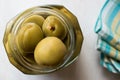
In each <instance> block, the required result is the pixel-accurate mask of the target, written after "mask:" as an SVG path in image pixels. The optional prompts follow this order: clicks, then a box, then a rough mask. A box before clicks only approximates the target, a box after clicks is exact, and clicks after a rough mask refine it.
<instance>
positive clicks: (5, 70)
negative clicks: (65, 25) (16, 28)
mask: <svg viewBox="0 0 120 80" xmlns="http://www.w3.org/2000/svg"><path fill="white" fill-rule="evenodd" d="M104 2H105V0H0V39H1V40H0V80H120V75H117V74H113V73H110V72H108V71H107V70H106V69H104V68H103V67H101V66H100V64H99V54H100V53H99V52H98V51H97V50H96V48H95V47H96V40H97V35H96V34H95V33H94V25H95V22H96V19H97V16H98V15H99V12H100V9H101V7H102V6H103V4H104ZM44 4H61V5H64V6H65V7H66V8H68V9H69V10H70V11H71V12H73V13H74V14H75V15H76V17H77V18H78V20H79V23H80V26H81V29H82V32H83V35H84V42H83V46H82V50H81V54H80V56H79V58H78V59H77V61H76V62H75V63H73V64H72V65H70V66H69V67H67V68H65V69H63V70H60V71H57V72H54V73H51V74H46V75H26V74H23V73H22V72H20V71H19V70H18V69H16V68H15V67H14V66H13V65H11V64H10V62H9V60H8V58H7V55H6V52H5V49H4V47H3V42H2V39H3V34H4V30H5V27H6V24H7V22H8V21H9V20H10V19H11V18H12V17H14V16H15V15H17V14H18V13H19V12H22V11H24V10H26V9H28V8H30V7H33V6H38V5H44Z"/></svg>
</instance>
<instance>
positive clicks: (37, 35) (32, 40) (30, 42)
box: [17, 23, 44, 52]
mask: <svg viewBox="0 0 120 80" xmlns="http://www.w3.org/2000/svg"><path fill="white" fill-rule="evenodd" d="M43 38H44V35H43V32H42V30H41V28H40V26H39V25H37V24H35V23H26V24H24V25H22V27H21V29H20V30H19V32H18V34H17V44H18V45H19V46H20V48H21V49H22V50H23V51H24V52H33V51H34V49H35V47H36V45H37V44H38V42H39V41H40V40H42V39H43Z"/></svg>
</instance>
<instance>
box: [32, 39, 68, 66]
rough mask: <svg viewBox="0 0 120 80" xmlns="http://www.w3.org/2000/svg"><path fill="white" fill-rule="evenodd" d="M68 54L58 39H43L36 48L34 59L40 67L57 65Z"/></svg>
mask: <svg viewBox="0 0 120 80" xmlns="http://www.w3.org/2000/svg"><path fill="white" fill-rule="evenodd" d="M66 53H67V49H66V46H65V45H64V43H63V42H62V41H61V40H60V39H59V38H57V37H46V38H44V39H42V40H41V41H40V42H39V43H38V45H37V46H36V48H35V51H34V58H35V61H36V63H37V64H38V65H51V66H52V65H57V64H59V63H60V62H61V61H63V58H64V56H65V54H66Z"/></svg>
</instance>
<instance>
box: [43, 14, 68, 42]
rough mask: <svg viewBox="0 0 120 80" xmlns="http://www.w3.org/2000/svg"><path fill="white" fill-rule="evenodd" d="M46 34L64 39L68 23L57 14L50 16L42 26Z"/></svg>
mask: <svg viewBox="0 0 120 80" xmlns="http://www.w3.org/2000/svg"><path fill="white" fill-rule="evenodd" d="M42 30H43V32H44V34H45V35H46V36H55V37H58V38H60V39H61V40H63V39H64V38H65V37H66V34H67V30H66V25H65V24H63V23H62V21H61V20H60V19H59V18H58V17H56V16H48V17H47V18H46V19H45V21H44V23H43V26H42Z"/></svg>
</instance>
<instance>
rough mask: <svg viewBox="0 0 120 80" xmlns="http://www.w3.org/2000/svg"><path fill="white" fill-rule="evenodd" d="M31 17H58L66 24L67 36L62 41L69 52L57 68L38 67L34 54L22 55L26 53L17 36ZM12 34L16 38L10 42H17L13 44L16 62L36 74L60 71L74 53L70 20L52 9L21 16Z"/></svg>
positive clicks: (34, 10)
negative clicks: (23, 24)
mask: <svg viewBox="0 0 120 80" xmlns="http://www.w3.org/2000/svg"><path fill="white" fill-rule="evenodd" d="M31 15H40V16H42V17H44V18H45V19H46V18H47V17H48V16H49V15H53V16H56V17H58V18H59V19H60V20H61V21H62V24H64V25H65V26H66V27H65V29H66V30H67V31H68V32H67V36H66V37H65V39H64V40H62V41H63V43H64V44H65V45H66V47H67V51H68V52H67V54H66V55H65V57H64V59H63V60H62V61H61V62H60V63H59V64H58V65H55V66H48V65H38V64H37V63H36V62H35V60H34V55H33V54H34V53H33V52H31V53H32V54H30V55H22V53H24V51H23V50H22V49H20V46H19V45H18V44H17V43H16V36H17V34H18V32H19V30H20V29H21V25H22V22H23V21H24V20H25V19H26V18H27V17H29V16H31ZM12 33H13V35H14V37H13V40H10V41H13V42H11V43H14V42H15V44H14V45H12V44H11V45H12V46H11V47H14V48H13V49H14V51H15V53H13V54H14V58H15V60H16V61H17V62H18V63H20V64H21V65H22V66H24V67H25V68H28V69H30V70H32V71H34V72H38V73H47V72H52V71H55V70H58V69H60V68H62V67H64V66H65V65H66V64H67V62H68V61H69V59H70V58H71V56H72V55H73V53H74V48H75V34H74V29H73V26H72V25H71V23H70V22H69V20H68V19H67V18H66V17H65V16H64V14H62V13H61V12H59V11H55V10H52V9H46V8H36V9H33V10H31V11H29V12H26V13H24V14H22V15H19V16H18V17H17V19H16V20H15V22H14V24H13V29H12Z"/></svg>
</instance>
